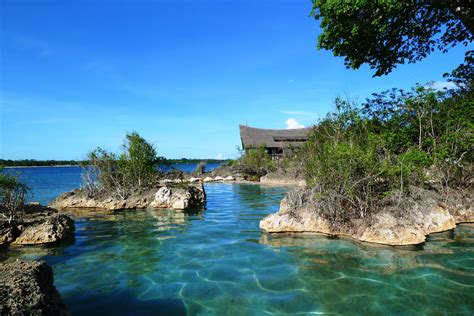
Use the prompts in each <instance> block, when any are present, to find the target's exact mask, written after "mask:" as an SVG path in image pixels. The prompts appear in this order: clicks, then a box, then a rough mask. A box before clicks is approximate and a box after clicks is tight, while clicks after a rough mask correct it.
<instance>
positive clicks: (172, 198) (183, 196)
mask: <svg viewBox="0 0 474 316" xmlns="http://www.w3.org/2000/svg"><path fill="white" fill-rule="evenodd" d="M205 202H206V193H205V191H204V187H202V186H194V185H189V186H182V187H180V186H163V187H161V188H154V189H148V190H141V191H136V192H134V193H132V194H130V195H129V196H128V197H127V198H125V199H122V198H120V197H119V196H117V195H116V194H113V193H105V192H103V193H100V194H98V195H96V196H93V197H91V196H89V195H88V192H87V191H86V190H84V189H75V190H73V191H71V192H66V193H64V194H62V195H60V196H59V197H57V198H56V199H54V200H53V201H52V202H51V207H54V208H58V209H68V208H97V209H106V210H120V209H131V208H148V207H154V208H172V209H181V210H182V209H188V208H193V207H198V206H200V205H203V204H204V203H205Z"/></svg>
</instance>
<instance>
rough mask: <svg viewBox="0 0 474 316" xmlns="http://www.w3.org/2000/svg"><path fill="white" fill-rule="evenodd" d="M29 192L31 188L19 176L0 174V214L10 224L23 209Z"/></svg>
mask: <svg viewBox="0 0 474 316" xmlns="http://www.w3.org/2000/svg"><path fill="white" fill-rule="evenodd" d="M0 172H1V170H0ZM28 191H29V187H28V186H27V185H26V184H24V183H22V182H21V181H20V180H19V177H18V176H16V175H10V174H5V173H0V203H1V205H0V214H1V215H2V216H3V217H4V218H5V219H7V221H8V222H12V221H13V220H15V218H16V216H17V213H18V211H20V210H21V209H22V208H23V206H24V203H25V196H26V194H27V193H28Z"/></svg>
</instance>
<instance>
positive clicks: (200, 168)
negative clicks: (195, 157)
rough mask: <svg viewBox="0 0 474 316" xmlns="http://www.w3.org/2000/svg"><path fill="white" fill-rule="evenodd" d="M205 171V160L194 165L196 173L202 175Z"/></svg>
mask: <svg viewBox="0 0 474 316" xmlns="http://www.w3.org/2000/svg"><path fill="white" fill-rule="evenodd" d="M205 171H206V162H204V161H201V162H199V163H198V164H197V166H196V174H198V175H202V174H203V173H204V172H205Z"/></svg>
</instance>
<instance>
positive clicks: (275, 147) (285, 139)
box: [239, 125, 311, 156]
mask: <svg viewBox="0 0 474 316" xmlns="http://www.w3.org/2000/svg"><path fill="white" fill-rule="evenodd" d="M239 128H240V139H241V140H242V147H243V149H245V150H247V149H249V148H257V147H259V146H262V145H263V146H265V148H267V151H268V153H269V154H271V155H272V156H280V155H282V154H283V152H284V150H285V149H286V148H290V147H299V146H301V145H302V144H303V143H304V142H305V141H306V140H307V139H308V133H309V132H310V131H311V128H298V129H262V128H254V127H248V126H244V125H240V126H239Z"/></svg>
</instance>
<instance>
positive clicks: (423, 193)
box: [260, 188, 474, 246]
mask: <svg viewBox="0 0 474 316" xmlns="http://www.w3.org/2000/svg"><path fill="white" fill-rule="evenodd" d="M452 195H453V196H452V197H451V200H452V202H451V203H450V204H449V205H448V204H446V203H444V202H440V201H442V199H441V196H440V195H439V194H438V193H436V192H435V191H433V190H423V189H419V188H415V189H414V190H413V191H412V193H411V194H410V196H409V197H407V198H406V199H405V200H404V201H403V204H402V205H400V204H397V203H393V201H390V199H387V200H386V201H385V205H383V207H381V209H380V210H379V211H377V212H375V213H374V214H372V215H370V216H367V217H365V218H355V219H352V220H350V221H348V222H347V223H344V224H342V225H336V226H335V225H332V224H331V223H330V222H329V220H328V219H327V217H325V216H324V215H323V214H322V212H321V211H320V210H319V209H317V208H315V207H314V204H310V203H308V202H304V203H302V204H301V205H298V206H297V207H292V206H291V205H289V204H291V203H288V199H287V198H284V199H283V200H282V202H281V205H280V210H279V211H278V212H277V213H275V214H271V215H268V216H267V217H265V218H264V219H263V220H262V221H260V228H261V229H263V230H265V231H267V232H269V233H284V232H285V233H323V234H329V235H337V236H346V237H351V238H354V239H357V240H360V241H366V242H372V243H379V244H386V245H393V246H401V245H414V244H420V243H423V242H424V241H425V240H426V236H427V235H428V234H431V233H436V232H442V231H446V230H450V229H453V228H454V227H456V224H458V223H466V222H474V211H473V209H472V205H473V199H472V196H471V195H469V194H466V195H461V194H455V193H453V194H452Z"/></svg>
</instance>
